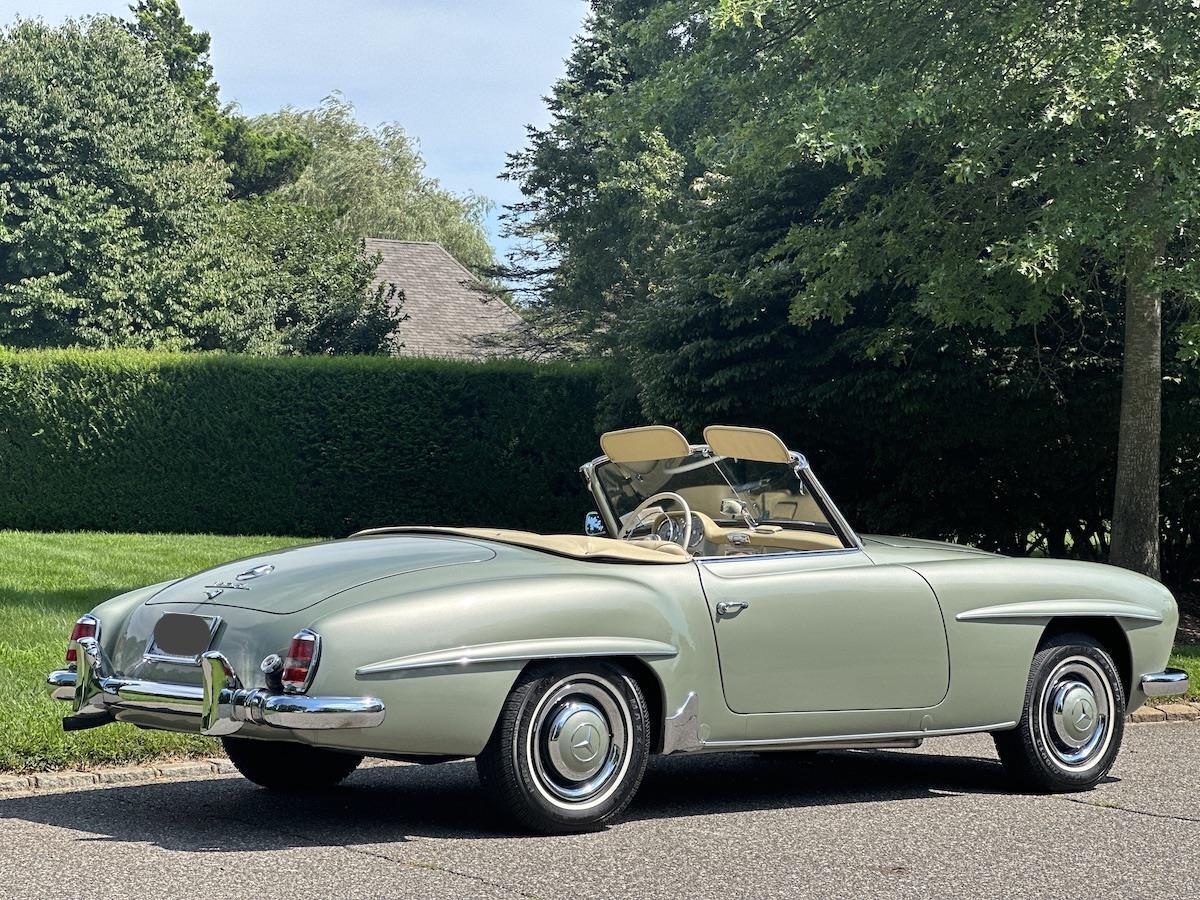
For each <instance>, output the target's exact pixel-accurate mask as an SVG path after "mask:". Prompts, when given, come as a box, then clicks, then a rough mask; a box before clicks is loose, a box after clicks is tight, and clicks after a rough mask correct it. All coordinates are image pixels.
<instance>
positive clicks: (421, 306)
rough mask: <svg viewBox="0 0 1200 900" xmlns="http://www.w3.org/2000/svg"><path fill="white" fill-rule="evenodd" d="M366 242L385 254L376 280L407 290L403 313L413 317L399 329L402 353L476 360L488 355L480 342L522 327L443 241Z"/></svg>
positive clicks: (373, 250) (372, 251)
mask: <svg viewBox="0 0 1200 900" xmlns="http://www.w3.org/2000/svg"><path fill="white" fill-rule="evenodd" d="M366 244H367V254H368V255H370V256H373V255H375V254H376V253H378V254H379V255H380V256H381V257H382V259H381V261H380V263H379V268H378V269H377V270H376V272H375V279H376V283H377V284H378V283H379V282H383V283H385V284H386V283H388V282H391V283H393V284H395V285H396V287H397V288H399V289H400V290H401V291H403V292H404V304H403V306H402V307H401V312H403V313H407V314H408V316H409V318H408V319H406V320H405V321H404V322H401V323H400V326H399V327H398V328H397V335H398V337H399V338H400V340H401V342H402V343H403V344H404V346H403V347H401V348H400V349H399V351H397V352H398V353H399V354H400V355H401V356H442V357H454V358H459V359H478V358H480V357H482V356H485V355H488V354H487V351H484V350H481V349H480V348H479V347H478V346H476V344H475V341H476V340H478V339H479V338H482V337H484V336H486V335H494V334H497V333H503V332H509V331H515V330H516V329H518V328H519V327H520V326H521V317H520V316H518V315H517V314H516V313H515V312H513V310H512V309H510V308H509V307H508V306H507V305H506V304H505V303H504V302H503V301H501V300H499V299H497V298H496V297H494V296H493V295H491V294H489V293H487V292H486V291H484V290H481V285H480V283H479V280H478V279H477V278H476V277H475V276H474V275H473V274H471V271H470V270H469V269H467V268H466V267H465V266H463V265H462V264H461V263H460V262H459V261H458V260H456V259H455V258H454V257H453V256H451V255H450V253H449V252H448V251H447V250H446V249H445V248H444V247H443V246H442V245H441V244H435V243H432V242H428V241H394V240H388V239H385V238H367V241H366Z"/></svg>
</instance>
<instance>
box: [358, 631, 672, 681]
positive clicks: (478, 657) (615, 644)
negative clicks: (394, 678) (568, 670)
mask: <svg viewBox="0 0 1200 900" xmlns="http://www.w3.org/2000/svg"><path fill="white" fill-rule="evenodd" d="M678 655H679V649H678V648H677V647H674V646H673V645H671V644H665V643H663V642H662V641H651V640H644V639H642V638H626V637H570V638H544V639H535V640H528V641H503V642H500V643H495V644H474V645H470V646H465V647H452V648H449V649H446V650H434V651H431V652H428V653H415V654H413V655H411V656H398V657H396V658H395V659H385V660H381V661H380V662H376V663H371V664H369V665H366V666H361V667H360V668H358V669H357V670H356V671H355V673H354V674H355V675H356V676H357V677H358V678H370V677H372V676H379V675H390V674H394V673H403V672H415V671H421V670H424V669H446V668H465V667H467V666H477V665H484V664H486V663H507V662H526V661H528V660H532V659H576V658H579V657H584V656H641V657H646V658H651V659H666V658H669V657H672V656H678Z"/></svg>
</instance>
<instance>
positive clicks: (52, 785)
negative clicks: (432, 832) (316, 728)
mask: <svg viewBox="0 0 1200 900" xmlns="http://www.w3.org/2000/svg"><path fill="white" fill-rule="evenodd" d="M396 765H407V763H397V762H393V761H391V760H386V759H364V760H363V762H362V765H361V766H360V768H363V769H370V768H375V767H377V766H396ZM236 772H237V769H236V768H234V765H233V763H231V762H230V761H229V760H227V759H225V758H223V757H215V756H214V757H209V758H207V759H194V760H181V761H178V762H164V763H157V764H154V765H145V766H129V767H124V768H116V767H114V768H106V769H96V770H95V771H92V772H34V773H33V774H32V775H3V774H0V797H3V796H4V795H5V794H19V793H24V792H27V791H64V790H80V789H82V788H92V787H107V786H109V785H117V784H146V783H147V782H151V781H158V780H160V779H161V780H163V781H168V780H169V781H178V780H182V779H185V778H202V777H205V776H210V775H233V774H235V773H236Z"/></svg>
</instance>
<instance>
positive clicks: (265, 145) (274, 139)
mask: <svg viewBox="0 0 1200 900" xmlns="http://www.w3.org/2000/svg"><path fill="white" fill-rule="evenodd" d="M130 11H131V12H132V13H133V17H134V18H133V22H132V23H131V24H130V26H129V29H130V31H131V32H132V33H133V34H134V35H136V36H137V37H138V38H139V39H141V40H142V41H143V43H144V44H145V45H146V47H147V48H148V49H150V50H151V51H152V52H153V53H156V54H158V55H159V56H160V57H161V58H162V60H163V63H164V64H165V65H166V67H167V76H168V78H169V79H170V81H171V84H173V85H174V86H175V88H176V90H178V91H179V93H180V95H181V96H182V97H183V99H184V102H185V103H187V105H188V106H189V107H190V108H191V110H192V113H193V114H194V115H195V117H196V121H197V122H198V123H199V125H200V130H201V132H202V133H203V134H204V136H205V139H206V141H207V142H208V144H209V146H210V147H211V148H212V149H213V151H214V152H216V153H217V154H218V155H220V157H221V158H222V159H223V160H224V161H225V163H226V164H227V165H228V166H229V184H230V187H231V188H232V192H233V195H234V196H235V197H253V196H258V195H261V194H266V193H269V192H271V191H274V190H276V189H278V188H280V187H282V186H283V185H285V184H290V183H291V182H293V181H295V180H296V179H297V178H298V177H299V175H300V173H301V172H302V171H303V170H304V167H305V166H307V165H308V162H309V160H310V159H311V157H312V145H311V144H310V143H309V142H308V141H306V140H304V138H303V137H301V136H300V135H298V134H296V133H295V132H289V131H280V130H276V131H274V132H272V133H270V134H268V133H265V132H262V131H259V130H258V129H256V128H255V127H254V126H253V125H252V124H251V123H250V120H249V119H247V118H246V117H245V116H242V115H239V114H238V113H237V112H236V111H235V110H234V109H233V108H229V107H226V108H222V107H221V106H220V103H219V93H220V89H219V87H218V85H217V83H216V81H215V80H214V79H213V68H212V62H211V60H210V49H211V45H212V39H211V37H210V36H209V34H208V32H206V31H197V30H196V29H195V28H193V27H192V26H191V25H190V24H188V22H187V20H186V19H184V17H183V13H182V12H181V11H180V9H179V3H178V0H137V2H136V3H134V4H133V5H132V6H130Z"/></svg>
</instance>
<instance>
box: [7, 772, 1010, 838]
mask: <svg viewBox="0 0 1200 900" xmlns="http://www.w3.org/2000/svg"><path fill="white" fill-rule="evenodd" d="M1010 790H1011V788H1010V786H1009V784H1008V783H1007V782H1006V781H1005V779H1004V775H1003V772H1002V770H1001V768H1000V766H999V764H998V763H996V762H995V761H994V760H988V759H980V758H972V757H952V756H937V755H932V754H927V753H919V754H918V753H897V752H886V751H836V752H828V753H820V754H791V753H777V754H750V753H731V754H718V755H704V756H694V757H687V756H682V757H668V758H658V759H654V760H652V761H651V765H650V768H649V770H648V771H647V773H646V777H645V780H644V781H643V783H642V787H641V790H640V791H639V793H638V796H637V797H636V798H635V799H634V802H633V804H632V805H631V806H630V808H629V810H628V811H627V813H626V816H625V818H626V820H654V819H667V818H677V817H681V816H712V815H721V814H723V813H735V812H746V811H753V810H768V809H783V808H799V807H812V806H834V805H843V804H852V803H879V802H887V801H896V800H911V799H933V798H938V797H945V796H952V795H956V794H986V793H1001V792H1007V791H1010ZM3 819H17V820H23V821H27V822H34V823H41V824H44V825H50V826H56V827H61V828H67V829H72V830H74V831H82V832H85V833H90V835H92V837H85V838H83V840H93V841H98V842H107V841H114V842H122V843H147V844H152V845H157V846H159V847H162V848H164V849H167V850H177V851H190V852H218V853H219V852H225V851H255V850H258V851H262V850H280V849H286V848H291V847H313V846H353V845H361V844H386V843H400V842H404V841H406V840H408V839H409V838H410V837H426V838H430V837H432V838H441V839H455V838H457V839H463V838H468V839H469V838H476V839H479V838H484V839H486V838H502V837H514V836H518V835H517V834H516V833H515V832H514V831H513V829H512V826H511V825H510V824H508V822H507V821H506V820H505V819H503V818H502V817H501V816H500V815H498V814H497V813H496V812H495V811H493V810H492V808H491V806H490V804H489V803H488V802H487V800H486V798H485V797H484V795H483V793H482V791H481V789H480V786H479V781H478V778H477V777H476V774H475V767H474V765H473V764H472V763H471V762H469V761H467V762H452V763H443V764H440V765H430V766H414V765H410V766H378V767H367V768H363V769H360V770H359V771H358V772H356V773H355V774H354V775H352V776H351V777H350V778H349V779H348V780H347V781H346V782H345V784H344V785H343V786H342V787H340V788H338V789H336V790H333V791H329V792H325V793H310V794H307V795H305V794H301V795H297V796H295V797H290V796H279V795H275V794H270V793H267V792H266V791H263V790H261V789H259V788H256V787H255V786H253V785H252V784H250V783H249V782H247V781H245V780H243V779H241V778H239V777H228V778H205V779H198V780H195V781H175V782H157V783H149V784H140V785H130V786H127V787H121V786H116V787H106V788H93V789H88V790H83V791H73V792H69V793H48V794H34V795H30V796H25V797H14V798H10V799H8V800H5V801H4V802H2V803H0V820H3Z"/></svg>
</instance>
